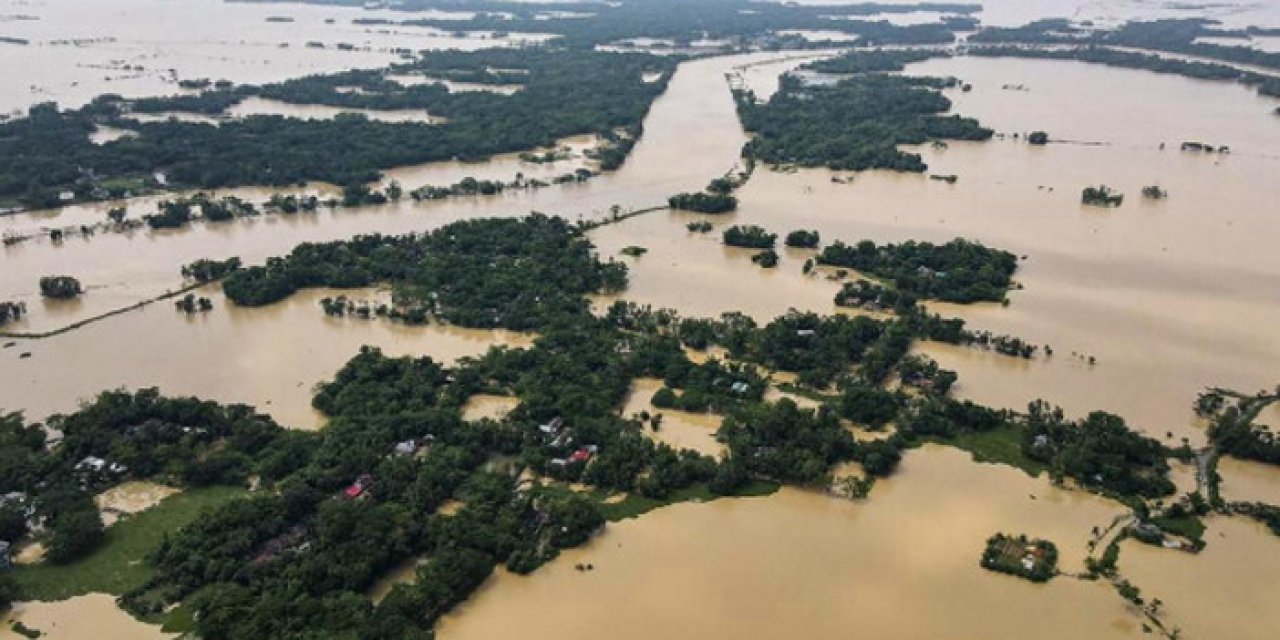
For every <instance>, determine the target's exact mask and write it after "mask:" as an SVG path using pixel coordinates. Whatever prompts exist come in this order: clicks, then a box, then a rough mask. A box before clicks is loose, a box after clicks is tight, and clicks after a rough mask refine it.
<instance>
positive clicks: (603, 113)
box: [0, 47, 677, 207]
mask: <svg viewBox="0 0 1280 640" xmlns="http://www.w3.org/2000/svg"><path fill="white" fill-rule="evenodd" d="M437 58H439V59H441V60H443V62H434V61H433V60H435V59H437ZM420 62H421V65H422V66H423V67H424V68H427V69H432V70H434V69H436V68H437V67H438V66H440V65H453V66H465V65H471V66H477V65H483V66H488V67H494V68H504V69H520V70H524V71H527V73H522V74H520V75H521V77H522V82H523V83H524V88H523V89H522V90H521V91H519V92H517V93H515V94H512V95H500V94H495V93H490V92H459V93H450V92H449V91H448V90H447V89H444V88H443V86H441V85H430V84H429V85H419V86H414V87H404V86H402V85H398V84H396V83H394V82H391V81H390V80H387V79H386V77H385V76H386V74H388V73H393V72H406V71H409V70H411V68H412V67H413V64H414V63H410V65H409V67H410V68H399V67H397V68H390V67H388V68H386V69H381V70H372V71H354V72H343V73H338V74H330V75H319V76H310V77H307V78H302V79H298V80H292V81H288V82H284V83H280V84H277V85H269V86H265V87H251V86H244V87H237V88H234V89H215V90H211V91H206V92H204V93H201V94H199V95H196V96H176V97H170V98H152V99H146V100H135V101H127V100H125V99H123V98H121V97H120V96H116V95H106V96H101V97H99V98H98V99H96V100H94V101H93V102H92V103H91V104H89V105H88V106H86V107H83V108H81V109H77V110H74V111H59V110H58V108H57V107H56V106H55V105H52V104H45V105H38V106H36V107H33V108H32V109H30V110H29V112H28V116H27V117H26V118H17V119H14V120H11V121H8V122H5V123H0V199H11V200H12V199H17V200H21V201H23V202H24V203H25V204H27V205H28V206H31V207H40V206H56V205H57V204H58V203H59V199H58V193H59V192H60V191H61V190H72V191H73V192H74V193H75V195H76V197H77V198H78V199H91V198H93V199H99V198H105V197H109V196H111V195H121V194H119V193H115V192H113V191H112V190H111V189H108V188H106V187H104V185H112V184H119V183H129V182H132V183H136V184H138V185H139V186H140V185H142V184H143V183H147V182H152V178H151V176H152V174H153V173H154V172H157V171H161V172H163V173H164V174H165V178H166V184H167V186H170V187H198V188H222V187H227V186H233V185H243V184H263V185H272V186H286V185H294V184H297V183H299V182H302V181H308V180H323V181H326V182H330V183H333V184H342V185H346V184H357V183H368V182H371V181H373V180H375V179H377V178H378V177H379V171H380V170H382V169H385V168H388V167H393V166H403V165H411V164H419V163H424V162H432V161H439V160H450V159H455V158H457V159H463V160H478V159H484V158H487V157H489V156H491V155H494V154H497V153H505V152H514V151H523V150H527V149H533V148H538V147H545V146H549V145H552V144H554V143H555V142H556V141H557V140H559V139H561V138H564V137H567V136H571V135H578V134H585V133H597V132H612V131H613V130H615V129H618V128H628V127H629V128H631V129H632V130H637V129H636V128H637V127H638V126H639V124H640V122H641V120H642V119H643V117H644V115H645V114H646V113H647V111H648V108H649V105H650V104H651V103H652V101H653V100H654V98H656V97H657V96H658V95H659V94H661V93H662V91H663V90H665V87H666V80H667V79H668V78H669V77H670V75H671V72H672V71H673V70H674V68H675V65H676V62H677V61H676V60H674V59H671V58H668V57H663V56H652V55H645V54H638V53H628V54H616V53H605V52H586V51H567V50H564V49H562V48H554V47H541V48H528V49H521V50H518V51H513V50H503V49H485V50H481V51H476V52H446V53H431V54H429V55H428V56H427V57H426V58H424V59H423V60H422V61H420ZM652 72H656V73H660V74H661V76H660V77H661V81H659V82H645V81H644V75H645V74H646V73H652ZM350 83H355V85H356V86H362V87H368V88H369V91H366V92H356V93H350V92H342V91H339V90H338V88H339V87H343V86H350ZM249 95H263V96H270V97H273V98H276V99H281V100H286V101H291V102H298V103H307V104H329V105H335V106H339V107H352V108H355V107H370V108H379V107H406V106H411V107H414V108H423V109H428V108H429V109H430V110H431V112H432V114H434V115H440V116H443V117H445V118H446V119H447V120H446V121H445V122H443V123H439V124H426V123H415V122H408V123H388V122H379V121H375V120H370V119H368V118H366V117H364V116H362V115H359V114H343V115H339V116H338V117H335V118H333V119H329V120H301V119H294V118H283V117H279V116H250V117H246V118H238V119H228V120H226V121H223V122H220V123H219V124H218V125H217V126H213V125H209V124H200V123H192V122H182V121H178V120H169V121H164V122H141V121H138V120H135V119H132V118H130V117H129V113H130V110H133V111H139V112H141V111H154V112H162V111H202V112H221V111H223V110H224V109H226V108H227V107H228V106H230V105H231V104H234V103H236V102H238V101H240V100H242V99H244V98H245V97H247V96H249ZM98 124H106V125H110V126H118V127H123V128H128V129H130V130H133V131H136V132H137V135H135V136H129V137H127V138H123V139H120V140H115V141H112V142H109V143H106V144H102V145H98V144H94V143H92V142H90V140H89V137H88V136H89V134H90V133H91V132H92V131H93V130H94V128H95V127H96V126H97V125H98ZM607 135H612V134H611V133H607ZM613 147H614V148H612V149H611V150H610V151H609V152H608V153H607V155H608V157H607V158H602V166H617V165H618V164H620V163H621V158H622V157H624V156H625V154H626V151H627V150H628V149H629V148H630V147H629V145H627V144H622V143H621V142H620V143H619V144H615V145H613ZM153 184H154V183H153Z"/></svg>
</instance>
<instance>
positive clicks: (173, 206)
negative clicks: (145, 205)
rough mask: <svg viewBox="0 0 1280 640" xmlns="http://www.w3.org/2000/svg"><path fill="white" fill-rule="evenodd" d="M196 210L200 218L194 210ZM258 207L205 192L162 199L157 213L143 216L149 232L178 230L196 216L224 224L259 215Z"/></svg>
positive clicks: (233, 197) (243, 201) (157, 206)
mask: <svg viewBox="0 0 1280 640" xmlns="http://www.w3.org/2000/svg"><path fill="white" fill-rule="evenodd" d="M197 209H198V210H199V216H197V215H196V210H197ZM258 213H259V212H258V208H257V207H256V206H254V204H253V203H252V202H247V201H245V200H242V199H240V198H237V197H235V196H223V197H221V198H215V197H213V196H211V195H209V194H207V193H197V194H194V195H191V196H186V197H181V198H175V199H173V200H163V201H161V202H158V203H156V213H154V214H151V215H147V216H143V220H145V221H146V223H147V226H148V227H151V228H152V229H179V228H182V227H185V226H187V225H188V224H190V223H191V221H192V220H194V219H195V218H196V217H199V218H200V219H202V220H207V221H209V222H227V221H229V220H234V219H236V218H242V217H247V216H256V215H258Z"/></svg>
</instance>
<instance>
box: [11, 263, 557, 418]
mask: <svg viewBox="0 0 1280 640" xmlns="http://www.w3.org/2000/svg"><path fill="white" fill-rule="evenodd" d="M201 293H202V295H208V296H210V297H211V299H212V300H213V304H214V310H213V311H210V312H208V313H204V314H197V315H192V316H189V315H186V314H183V313H179V312H177V311H176V310H174V308H173V305H172V303H171V302H167V301H162V302H159V303H156V304H154V305H151V306H148V307H146V308H144V309H142V310H139V311H136V312H132V313H127V314H123V315H119V316H115V317H113V318H110V319H108V320H104V321H102V322H99V323H96V324H92V325H89V326H87V327H85V328H83V329H80V330H78V331H73V332H71V333H67V334H64V335H61V336H58V337H56V338H53V339H47V340H21V341H18V344H17V346H15V347H12V348H9V349H4V350H0V370H3V371H5V375H6V377H7V382H6V384H4V385H0V407H4V408H5V410H7V411H15V410H23V411H25V412H26V413H27V417H28V418H30V419H33V420H35V419H40V418H43V417H45V416H47V415H49V414H51V413H55V412H70V411H74V410H75V409H76V406H77V403H78V402H79V401H80V400H88V399H91V398H92V397H93V396H94V395H96V394H97V393H98V392H100V391H103V390H105V389H115V388H118V387H125V388H128V389H138V388H144V387H151V386H157V387H159V388H160V390H161V391H163V392H164V393H167V394H171V395H194V396H198V397H200V398H204V399H209V400H217V401H220V402H238V403H245V404H250V405H253V406H255V407H256V408H257V409H258V410H259V411H262V412H264V413H267V414H270V415H271V416H272V417H274V418H275V419H276V420H277V421H279V422H280V423H281V424H283V425H284V426H287V427H293V428H300V429H313V428H317V427H319V426H320V425H321V424H322V417H321V416H320V414H319V413H317V412H316V411H315V410H313V409H312V408H311V397H312V395H313V388H314V387H315V385H316V384H317V383H320V382H325V381H328V380H330V379H332V377H333V374H334V373H336V372H337V371H338V369H339V368H341V367H342V365H344V364H346V362H347V361H348V360H350V359H351V358H352V357H353V356H354V355H355V354H356V352H357V351H359V349H360V347H361V346H362V345H373V346H377V347H380V348H382V349H383V350H384V351H385V352H386V353H387V355H391V356H399V355H409V354H412V355H429V356H431V357H433V358H435V359H437V360H439V361H443V362H453V361H454V360H456V359H457V358H459V357H461V356H467V355H479V354H481V353H484V352H485V351H486V350H488V348H489V347H490V346H493V345H510V346H527V345H528V344H530V343H532V341H533V337H532V336H531V335H528V334H521V333H512V332H508V331H481V330H473V329H460V328H457V327H449V326H445V325H440V324H429V325H425V326H420V327H414V326H406V325H403V324H398V323H394V322H391V321H387V320H361V319H358V318H354V317H346V318H332V317H328V316H326V315H324V313H323V312H322V311H321V310H320V305H319V300H320V299H321V298H323V297H325V296H337V295H346V296H347V297H349V298H351V299H354V300H359V299H371V300H372V299H376V298H377V297H379V296H376V294H375V292H373V291H372V290H348V291H334V290H325V289H316V290H307V291H301V292H299V293H298V294H296V295H294V296H292V297H290V298H289V299H288V300H285V301H283V302H280V303H277V304H273V305H270V306H267V307H260V308H252V309H251V308H242V307H236V306H234V305H231V304H229V303H228V302H227V301H226V299H225V298H223V297H222V294H221V293H220V292H218V291H216V287H214V288H213V290H202V291H201ZM21 353H30V354H31V356H30V357H29V358H25V359H19V355H20V354H21ZM89 363H98V364H99V365H100V366H88V365H89Z"/></svg>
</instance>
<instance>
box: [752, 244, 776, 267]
mask: <svg viewBox="0 0 1280 640" xmlns="http://www.w3.org/2000/svg"><path fill="white" fill-rule="evenodd" d="M751 261H752V262H754V263H755V264H758V265H760V267H761V268H763V269H772V268H774V267H776V266H778V252H777V251H774V250H773V249H765V250H764V251H761V252H760V253H757V254H755V255H753V256H751Z"/></svg>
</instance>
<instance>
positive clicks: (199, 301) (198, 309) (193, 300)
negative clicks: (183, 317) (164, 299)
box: [173, 293, 213, 315]
mask: <svg viewBox="0 0 1280 640" xmlns="http://www.w3.org/2000/svg"><path fill="white" fill-rule="evenodd" d="M173 306H174V307H175V308H176V309H177V310H178V311H181V312H182V313H185V314H187V315H192V314H195V313H203V312H205V311H213V301H212V300H210V299H208V298H206V297H204V296H200V297H196V294H194V293H188V294H187V295H185V296H182V298H180V299H179V300H178V301H177V302H174V303H173Z"/></svg>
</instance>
